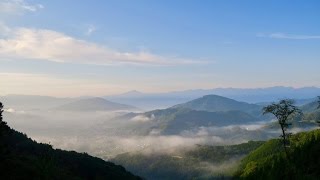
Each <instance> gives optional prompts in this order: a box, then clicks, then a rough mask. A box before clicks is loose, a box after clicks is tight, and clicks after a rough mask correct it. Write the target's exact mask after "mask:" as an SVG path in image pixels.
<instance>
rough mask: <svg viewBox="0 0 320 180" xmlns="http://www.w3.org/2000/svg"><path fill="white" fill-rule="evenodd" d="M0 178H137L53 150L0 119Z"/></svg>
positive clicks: (92, 160) (78, 155)
mask: <svg viewBox="0 0 320 180" xmlns="http://www.w3.org/2000/svg"><path fill="white" fill-rule="evenodd" d="M0 169H1V173H0V179H140V178H139V177H137V176H134V175H132V174H131V173H130V172H128V171H126V170H125V169H124V168H123V167H122V166H117V165H115V164H113V163H110V162H106V161H104V160H102V159H99V158H95V157H92V156H89V155H88V154H86V153H77V152H74V151H64V150H60V149H53V148H52V146H51V145H48V144H42V143H37V142H35V141H33V140H32V139H30V138H28V137H27V136H26V135H25V134H22V133H20V132H17V131H15V130H13V129H11V128H10V127H9V126H7V125H6V123H5V122H3V121H1V119H0Z"/></svg>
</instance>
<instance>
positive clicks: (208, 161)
mask: <svg viewBox="0 0 320 180" xmlns="http://www.w3.org/2000/svg"><path fill="white" fill-rule="evenodd" d="M262 143H263V142H261V141H249V142H248V143H243V144H238V145H230V146H208V145H198V146H196V147H194V148H191V149H188V148H183V149H175V150H173V151H172V150H170V149H166V150H163V151H159V150H158V151H151V152H150V151H148V150H145V151H138V152H132V153H125V154H120V155H118V156H116V157H115V158H113V159H112V160H111V161H113V162H115V163H117V164H121V165H123V166H124V167H126V168H127V169H128V170H130V171H131V172H133V173H135V174H137V175H139V176H142V177H145V178H147V179H152V180H155V179H159V180H160V179H225V178H227V179H230V178H231V176H232V174H233V172H234V171H235V170H236V167H237V165H238V163H239V161H240V159H241V158H243V157H244V156H245V155H247V154H248V153H249V152H251V151H253V150H254V149H256V148H257V147H259V146H260V145H261V144H262Z"/></svg>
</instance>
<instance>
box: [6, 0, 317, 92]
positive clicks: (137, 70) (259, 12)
mask: <svg viewBox="0 0 320 180" xmlns="http://www.w3.org/2000/svg"><path fill="white" fill-rule="evenodd" d="M319 8H320V2H319V1H317V0H314V1H312V0H309V1H302V0H300V1H298V0H282V1H278V0H274V1H253V0H245V1H235V0H233V1H232V0H230V1H222V0H220V1H218V0H215V1H214V0H203V1H195V0H193V1H191V0H183V1H182V0H176V1H172V0H170V1H169V0H164V1H155V0H148V1H143V0H137V1H132V0H117V1H116V0H114V1H108V0H106V1H102V0H100V1H98V0H95V1H94V0H91V1H88V0H83V1H76V0H69V1H62V0H55V1H45V0H41V1H40V0H1V1H0V95H1V94H12V93H14V94H39V95H53V96H80V95H95V96H100V95H108V94H118V93H122V92H125V91H129V90H133V89H135V90H140V91H144V92H165V91H174V90H184V89H199V88H204V89H207V88H216V87H235V88H237V87H241V88H255V87H270V86H279V85H283V86H293V87H303V86H317V87H319V86H320V73H319V72H318V67H319V65H320V59H319V57H320V51H319V50H320V21H319V17H320V11H319Z"/></svg>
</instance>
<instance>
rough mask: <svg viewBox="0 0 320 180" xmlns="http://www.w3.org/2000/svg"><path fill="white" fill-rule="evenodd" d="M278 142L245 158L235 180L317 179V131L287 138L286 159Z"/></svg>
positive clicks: (319, 170) (319, 137)
mask: <svg viewBox="0 0 320 180" xmlns="http://www.w3.org/2000/svg"><path fill="white" fill-rule="evenodd" d="M281 143H282V142H281V140H280V139H272V140H269V141H268V142H266V143H265V144H263V145H262V146H260V147H259V148H257V149H256V150H254V151H253V152H251V153H250V154H249V155H248V156H247V157H245V158H244V159H243V160H242V162H241V165H240V166H239V170H238V171H237V173H236V175H235V176H236V177H238V178H242V179H261V178H262V177H263V179H290V180H292V179H319V177H320V156H319V152H320V130H319V129H317V130H313V131H310V132H302V133H298V134H295V135H293V136H291V137H290V147H289V148H288V155H286V153H285V151H283V148H282V146H281Z"/></svg>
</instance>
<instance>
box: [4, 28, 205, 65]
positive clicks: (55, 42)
mask: <svg viewBox="0 0 320 180" xmlns="http://www.w3.org/2000/svg"><path fill="white" fill-rule="evenodd" d="M0 57H1V58H2V59H5V58H7V59H36V60H46V61H54V62H61V63H82V64H96V65H114V64H121V63H133V64H150V65H176V64H194V63H202V62H196V61H193V60H188V59H181V58H176V57H165V56H160V55H156V54H152V53H149V52H145V51H140V52H120V51H117V50H114V49H111V48H108V47H106V46H103V45H100V44H96V43H92V42H88V41H84V40H81V39H76V38H74V37H71V36H68V35H65V34H63V33H60V32H56V31H52V30H47V29H31V28H16V29H12V31H11V33H10V35H8V36H7V37H5V38H2V39H0Z"/></svg>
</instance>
